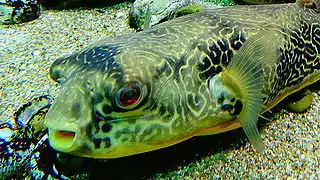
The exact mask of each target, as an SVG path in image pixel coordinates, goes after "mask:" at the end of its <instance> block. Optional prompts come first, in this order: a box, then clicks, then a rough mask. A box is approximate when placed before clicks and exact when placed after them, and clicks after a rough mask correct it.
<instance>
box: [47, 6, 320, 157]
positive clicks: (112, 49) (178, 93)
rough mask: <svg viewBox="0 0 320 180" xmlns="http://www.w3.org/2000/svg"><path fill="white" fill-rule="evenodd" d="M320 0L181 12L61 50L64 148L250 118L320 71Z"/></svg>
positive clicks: (249, 122)
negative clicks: (78, 47) (132, 30)
mask: <svg viewBox="0 0 320 180" xmlns="http://www.w3.org/2000/svg"><path fill="white" fill-rule="evenodd" d="M319 2H320V1H319V0H315V1H313V2H312V3H305V2H302V1H300V2H297V3H291V4H277V5H241V6H230V7H223V8H218V9H210V8H208V9H204V11H202V12H199V13H195V14H191V15H186V16H182V17H179V18H176V19H173V20H169V21H167V22H164V23H161V24H159V25H156V26H154V27H152V28H150V29H149V30H146V31H142V32H137V33H131V34H127V35H123V36H117V37H113V38H106V39H103V40H101V41H98V42H96V43H94V44H92V45H90V46H88V47H86V48H84V49H83V50H81V51H79V52H76V53H74V54H71V55H68V56H64V57H61V58H59V59H57V60H56V61H55V62H54V63H53V64H52V66H51V67H50V71H49V73H50V76H51V78H52V79H53V80H55V81H56V82H58V83H59V84H61V91H60V92H59V94H58V95H57V96H56V97H55V100H54V102H53V104H52V106H51V107H50V108H49V110H48V112H47V114H46V116H45V118H44V125H45V126H46V127H47V128H48V139H49V143H50V146H51V147H52V148H54V149H56V150H57V151H60V152H64V153H68V154H72V155H76V156H82V157H89V158H99V159H109V158H119V157H124V156H130V155H134V154H139V153H144V152H148V151H153V150H156V149H160V148H165V147H168V146H171V145H174V144H177V143H179V142H182V141H185V140H187V139H189V138H191V137H194V136H202V135H212V134H217V133H222V132H226V131H230V130H233V129H237V128H240V127H242V128H243V130H244V132H245V134H246V135H247V137H248V139H249V141H250V142H251V143H252V145H253V147H254V148H255V149H256V150H257V151H258V152H263V151H264V149H265V147H264V144H263V140H262V139H261V137H260V134H259V130H258V128H257V125H256V124H257V119H258V117H259V116H260V115H261V114H262V113H263V112H266V111H268V110H270V109H271V108H272V107H274V106H275V105H277V104H278V103H279V102H281V101H282V100H283V99H284V98H286V97H288V96H289V95H291V94H294V93H297V92H298V91H300V90H303V89H304V88H306V87H307V86H309V85H311V84H314V83H316V82H318V81H319V79H320V53H319V52H320V14H319V9H320V8H319Z"/></svg>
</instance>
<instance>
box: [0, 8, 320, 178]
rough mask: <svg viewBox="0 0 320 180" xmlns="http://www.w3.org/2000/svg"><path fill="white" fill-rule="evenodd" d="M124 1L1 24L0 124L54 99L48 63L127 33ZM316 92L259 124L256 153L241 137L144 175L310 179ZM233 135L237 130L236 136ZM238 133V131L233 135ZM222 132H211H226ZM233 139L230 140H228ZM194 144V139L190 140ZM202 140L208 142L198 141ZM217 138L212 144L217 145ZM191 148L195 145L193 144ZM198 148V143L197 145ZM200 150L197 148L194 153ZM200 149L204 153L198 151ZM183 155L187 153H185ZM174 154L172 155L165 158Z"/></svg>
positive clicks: (319, 134)
mask: <svg viewBox="0 0 320 180" xmlns="http://www.w3.org/2000/svg"><path fill="white" fill-rule="evenodd" d="M128 11H129V5H127V6H125V7H124V8H121V9H115V8H104V9H103V10H102V11H98V10H97V9H82V10H79V9H78V10H68V11H67V10H65V11H43V13H42V14H41V16H40V18H39V19H37V20H35V21H32V22H29V23H25V24H22V25H10V26H0V79H1V80H0V97H1V98H0V122H4V121H12V120H13V118H14V117H13V114H14V112H15V111H17V110H18V108H19V107H21V106H22V105H23V104H24V103H26V102H28V101H30V100H31V99H32V98H33V97H36V96H40V95H44V94H50V95H52V96H53V97H54V96H56V93H57V91H58V90H59V85H58V84H57V83H55V82H54V81H52V80H51V79H50V77H49V76H48V69H49V67H50V65H51V63H52V62H53V61H54V60H55V59H56V58H58V57H61V56H63V55H68V54H70V53H72V52H75V51H78V50H80V49H81V48H83V47H85V46H87V45H88V44H91V43H93V42H96V41H98V40H99V39H101V38H103V37H107V36H115V35H121V34H126V33H129V32H133V29H130V28H129V27H128V25H127V24H126V19H127V14H128ZM319 94H320V92H319V91H318V92H314V93H313V95H314V102H313V104H312V106H311V108H310V109H308V111H307V112H305V113H299V114H297V113H287V112H284V113H281V114H279V113H278V114H276V115H275V116H274V117H276V118H274V119H273V120H272V122H269V123H265V124H264V126H263V127H262V128H261V131H262V136H263V139H264V142H265V144H266V151H265V152H264V153H262V154H260V153H257V152H255V150H254V149H253V148H252V146H251V145H250V144H249V143H248V142H247V141H246V138H244V137H243V134H242V135H241V136H242V137H240V141H243V142H242V143H241V142H239V141H238V140H236V141H235V142H236V143H235V144H227V145H223V147H224V148H222V149H214V150H213V151H207V150H204V153H203V152H199V154H202V155H201V157H200V158H199V157H198V158H196V156H197V153H195V154H194V155H192V156H194V157H195V158H194V159H195V160H193V161H190V160H188V161H186V162H183V163H181V164H180V165H179V163H178V165H177V166H172V165H171V166H170V168H168V169H166V168H164V169H165V170H161V171H159V172H163V171H164V172H166V173H162V174H156V173H157V172H155V173H154V175H152V174H151V177H153V178H155V179H160V178H164V179H225V178H232V179H238V178H240V179H242V178H250V179H261V178H263V179H278V178H279V179H282V178H292V179H305V178H307V179H314V178H316V177H320V170H319V169H320V142H319V141H320V97H319ZM237 134H239V133H237ZM240 134H241V133H240ZM232 135H233V134H232V133H231V134H230V133H229V134H226V135H221V136H219V135H218V136H216V137H222V138H224V137H227V136H232ZM233 138H235V139H239V138H237V137H233ZM192 141H197V139H192ZM205 142H207V143H208V141H205ZM222 142H223V140H221V141H213V142H212V144H213V145H209V147H208V148H212V147H214V146H215V145H214V144H215V143H216V144H219V143H220V145H219V146H221V143H222ZM193 148H195V147H193ZM201 148H202V149H203V147H201ZM199 151H200V150H199ZM203 154H206V155H203ZM189 155H190V154H189ZM172 156H175V155H172Z"/></svg>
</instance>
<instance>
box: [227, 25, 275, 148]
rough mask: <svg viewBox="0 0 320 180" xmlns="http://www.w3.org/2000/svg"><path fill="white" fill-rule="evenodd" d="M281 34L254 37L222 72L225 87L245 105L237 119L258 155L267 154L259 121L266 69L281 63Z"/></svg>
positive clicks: (263, 33)
mask: <svg viewBox="0 0 320 180" xmlns="http://www.w3.org/2000/svg"><path fill="white" fill-rule="evenodd" d="M280 39H281V38H280V34H278V33H277V32H275V31H272V32H270V31H268V32H261V33H258V34H257V35H255V36H253V37H250V38H249V39H248V40H247V41H246V42H245V43H244V44H243V46H242V47H241V48H240V49H239V51H237V53H236V54H235V55H234V57H233V58H232V59H231V61H230V64H229V65H228V66H227V68H226V70H225V71H222V73H221V78H222V81H223V84H224V85H225V86H227V88H228V89H231V90H232V91H233V92H234V94H235V96H236V97H237V98H239V99H240V100H241V101H242V103H243V108H242V110H241V112H240V113H239V114H238V115H237V118H238V119H239V121H240V124H241V126H242V127H243V129H244V131H245V133H246V135H247V137H248V139H249V140H250V142H251V143H252V144H253V146H254V147H255V148H256V150H257V151H260V152H262V151H263V150H264V144H263V142H262V140H261V137H260V134H259V131H258V128H257V119H258V117H259V115H260V113H261V111H262V108H263V100H262V99H263V97H265V95H264V94H263V93H262V88H263V85H264V72H263V69H264V67H265V66H266V65H267V64H270V63H276V61H277V60H278V52H277V49H279V46H277V45H279V40H280Z"/></svg>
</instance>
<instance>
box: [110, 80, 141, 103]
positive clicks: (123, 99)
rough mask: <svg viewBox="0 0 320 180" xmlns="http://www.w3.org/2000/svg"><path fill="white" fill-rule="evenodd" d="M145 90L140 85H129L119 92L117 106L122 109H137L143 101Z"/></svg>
mask: <svg viewBox="0 0 320 180" xmlns="http://www.w3.org/2000/svg"><path fill="white" fill-rule="evenodd" d="M142 94H143V89H142V86H141V85H139V84H127V85H126V86H125V87H123V88H121V89H120V90H118V92H117V94H116V99H115V101H116V104H117V106H118V107H120V108H121V109H132V108H135V107H136V106H137V105H138V104H139V103H140V102H141V100H142Z"/></svg>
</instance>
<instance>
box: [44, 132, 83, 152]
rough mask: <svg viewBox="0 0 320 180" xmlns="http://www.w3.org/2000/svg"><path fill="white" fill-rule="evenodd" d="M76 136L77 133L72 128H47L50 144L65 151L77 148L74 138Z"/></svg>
mask: <svg viewBox="0 0 320 180" xmlns="http://www.w3.org/2000/svg"><path fill="white" fill-rule="evenodd" d="M78 136H79V133H77V131H73V130H61V129H49V143H50V146H51V147H52V148H54V149H56V150H58V151H62V152H66V153H67V152H71V151H73V150H75V149H76V148H77V146H76V139H77V137H78Z"/></svg>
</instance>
